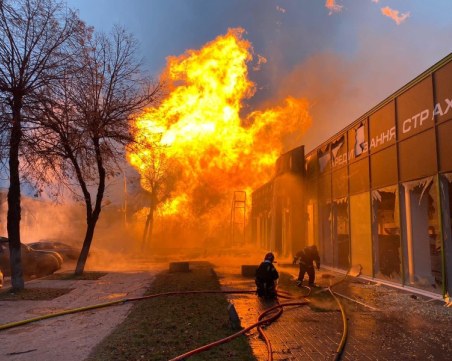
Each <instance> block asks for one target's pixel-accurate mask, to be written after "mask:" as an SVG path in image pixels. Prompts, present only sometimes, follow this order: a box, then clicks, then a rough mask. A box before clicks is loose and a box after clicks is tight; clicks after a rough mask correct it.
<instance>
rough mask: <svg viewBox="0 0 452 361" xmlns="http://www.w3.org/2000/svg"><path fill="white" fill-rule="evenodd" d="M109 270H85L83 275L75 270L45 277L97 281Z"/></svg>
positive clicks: (61, 279) (49, 278)
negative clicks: (77, 273)
mask: <svg viewBox="0 0 452 361" xmlns="http://www.w3.org/2000/svg"><path fill="white" fill-rule="evenodd" d="M106 275H107V272H83V273H82V274H81V275H76V274H75V273H73V272H64V273H54V274H52V275H49V276H47V277H45V278H44V279H46V280H60V281H95V280H98V279H99V278H101V277H103V276H106Z"/></svg>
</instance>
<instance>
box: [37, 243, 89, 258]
mask: <svg viewBox="0 0 452 361" xmlns="http://www.w3.org/2000/svg"><path fill="white" fill-rule="evenodd" d="M28 245H29V246H30V247H31V248H33V249H34V250H39V251H53V252H57V253H58V254H60V255H61V256H62V257H63V259H64V260H65V261H75V260H76V259H78V256H79V255H80V251H81V249H77V248H76V247H74V246H71V245H70V244H67V243H63V242H60V241H56V240H43V239H42V240H40V241H38V242H33V243H29V244H28Z"/></svg>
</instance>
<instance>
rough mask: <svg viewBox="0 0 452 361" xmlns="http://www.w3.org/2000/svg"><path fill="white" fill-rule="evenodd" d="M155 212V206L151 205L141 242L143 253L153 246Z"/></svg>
mask: <svg viewBox="0 0 452 361" xmlns="http://www.w3.org/2000/svg"><path fill="white" fill-rule="evenodd" d="M154 211H155V209H154V206H152V205H151V207H149V213H148V216H147V217H146V224H145V226H144V232H143V240H142V242H141V251H142V252H143V251H145V250H147V249H148V247H149V245H150V244H151V239H152V231H153V229H154Z"/></svg>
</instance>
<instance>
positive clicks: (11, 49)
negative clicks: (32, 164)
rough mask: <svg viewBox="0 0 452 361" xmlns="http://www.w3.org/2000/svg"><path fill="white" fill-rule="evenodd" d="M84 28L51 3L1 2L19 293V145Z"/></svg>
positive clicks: (2, 95)
mask: <svg viewBox="0 0 452 361" xmlns="http://www.w3.org/2000/svg"><path fill="white" fill-rule="evenodd" d="M82 26H83V23H82V22H81V21H80V20H79V18H78V17H77V15H76V14H75V13H74V12H73V11H71V10H68V9H67V8H66V6H65V4H63V3H58V2H55V1H53V0H0V102H1V103H2V105H3V107H4V108H5V113H4V114H3V117H2V119H1V121H2V122H3V128H4V129H6V132H5V133H6V134H3V136H4V137H5V138H3V137H2V138H3V139H2V144H4V145H5V146H6V147H7V149H8V150H7V152H6V153H7V159H8V164H7V168H8V171H9V182H10V183H9V191H8V216H7V229H8V237H9V243H10V259H11V283H12V287H13V288H15V289H23V288H24V282H23V276H22V264H21V248H20V218H21V205H20V184H21V176H20V163H19V160H20V158H21V152H20V150H21V145H22V140H23V138H24V137H26V136H27V132H28V131H29V129H28V126H29V119H28V117H29V116H30V115H31V114H32V113H33V108H34V107H35V105H36V104H37V102H38V101H39V100H38V98H39V94H40V93H41V94H42V91H43V89H44V88H46V87H49V86H51V84H52V83H53V82H54V81H56V80H58V79H60V78H61V76H62V73H61V71H62V67H61V65H62V64H64V62H65V61H66V56H67V55H66V53H65V46H66V45H67V44H68V43H69V41H70V39H71V38H72V37H73V35H74V34H75V33H77V31H78V29H80V28H81V27H82Z"/></svg>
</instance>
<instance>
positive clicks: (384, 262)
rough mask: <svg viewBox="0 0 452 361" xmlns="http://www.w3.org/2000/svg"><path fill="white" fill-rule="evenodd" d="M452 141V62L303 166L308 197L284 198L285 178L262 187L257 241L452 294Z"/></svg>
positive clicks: (256, 208)
mask: <svg viewBox="0 0 452 361" xmlns="http://www.w3.org/2000/svg"><path fill="white" fill-rule="evenodd" d="M451 138H452V54H450V55H448V56H447V57H446V58H444V59H443V60H441V61H440V62H438V63H437V64H435V65H434V66H432V67H431V68H430V69H428V70H426V71H425V72H424V73H422V74H421V75H419V76H418V77H417V78H415V79H414V80H413V81H411V82H410V83H408V84H406V85H405V86H404V87H402V88H401V89H400V90H398V91H397V92H395V93H394V94H392V95H391V96H389V97H388V98H386V99H385V100H384V101H382V102H381V103H380V104H378V105H377V106H375V107H374V108H372V109H371V110H370V111H368V112H367V113H366V114H364V115H363V116H361V117H360V118H359V119H357V120H355V121H354V122H353V123H352V124H350V125H349V126H348V127H346V128H345V129H343V130H342V131H340V132H339V133H337V134H336V135H334V136H333V137H331V138H330V139H328V140H327V141H325V142H324V143H323V144H321V145H319V146H318V147H317V148H315V149H313V150H312V151H310V152H309V153H307V154H306V156H305V159H303V160H301V159H298V161H297V162H298V163H297V164H298V165H299V166H301V165H303V166H304V165H305V169H303V170H301V169H299V170H298V171H297V172H295V174H296V177H297V178H298V179H299V183H300V184H301V185H302V187H303V191H296V192H284V186H281V185H280V184H281V183H280V179H281V176H282V174H280V173H281V172H280V173H278V172H277V176H276V177H275V178H274V179H272V180H271V181H270V182H269V183H267V184H265V185H264V186H262V187H261V188H258V189H256V190H255V192H254V193H253V211H252V222H253V223H252V224H253V227H252V229H253V239H254V240H255V241H257V242H260V243H261V244H262V245H264V246H266V247H268V248H272V249H275V250H277V251H278V252H281V253H282V254H285V255H290V253H291V252H293V251H294V250H295V249H297V248H298V249H300V248H302V247H304V246H305V245H310V244H316V245H317V246H318V248H319V249H320V250H321V257H322V264H323V265H325V266H327V267H331V268H333V269H336V270H340V271H343V272H345V271H347V270H348V269H349V268H350V267H352V266H355V265H360V266H361V267H362V275H363V277H365V278H368V279H372V280H378V281H379V282H386V283H388V284H391V285H394V286H398V287H403V288H408V289H410V288H414V289H416V290H417V291H418V292H427V293H428V294H430V295H431V294H436V295H438V296H439V295H442V296H444V297H447V296H448V295H449V296H450V295H451V294H452V229H451V214H452V157H451V156H450V155H451V154H452V142H451V141H450V139H451ZM294 152H295V153H296V152H297V150H294ZM287 157H289V158H290V157H291V152H289V153H287V154H285V155H283V156H282V157H281V158H280V159H279V162H284V159H286V158H287ZM291 159H292V158H291ZM282 173H283V174H286V175H293V174H294V172H293V171H291V170H290V169H286V171H285V172H282ZM288 204H292V206H287V205H288ZM296 208H299V209H297V211H296V212H297V213H296V214H295V209H296ZM300 209H301V210H300ZM294 224H297V225H298V226H296V227H295V228H297V227H299V231H300V232H301V234H300V237H298V236H294V235H292V236H288V235H290V234H291V232H292V234H293V226H294Z"/></svg>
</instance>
